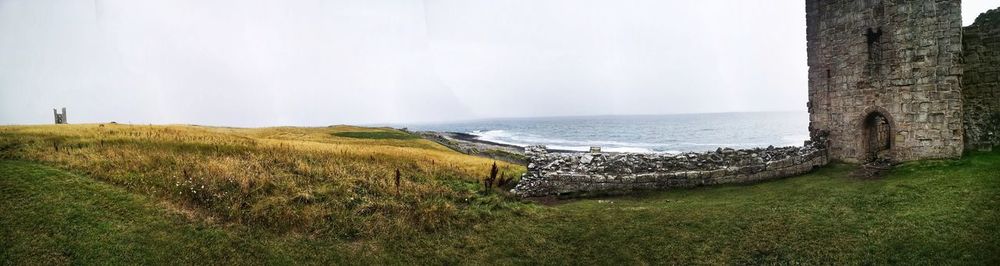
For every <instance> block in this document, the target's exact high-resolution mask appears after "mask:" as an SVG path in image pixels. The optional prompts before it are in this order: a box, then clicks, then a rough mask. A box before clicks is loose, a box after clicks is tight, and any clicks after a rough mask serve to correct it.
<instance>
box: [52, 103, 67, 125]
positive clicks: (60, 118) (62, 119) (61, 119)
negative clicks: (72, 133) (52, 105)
mask: <svg viewBox="0 0 1000 266" xmlns="http://www.w3.org/2000/svg"><path fill="white" fill-rule="evenodd" d="M52 115H53V116H55V120H56V124H57V125H59V124H66V123H67V122H66V107H63V108H62V113H61V114H60V113H59V111H57V110H56V109H52Z"/></svg>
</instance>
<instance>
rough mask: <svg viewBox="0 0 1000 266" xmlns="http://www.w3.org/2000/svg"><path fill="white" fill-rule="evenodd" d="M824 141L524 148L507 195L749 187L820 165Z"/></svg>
mask: <svg viewBox="0 0 1000 266" xmlns="http://www.w3.org/2000/svg"><path fill="white" fill-rule="evenodd" d="M825 143H826V140H825V138H823V137H818V138H817V140H813V141H806V142H805V145H804V146H803V147H781V148H775V147H767V148H757V149H741V150H736V149H730V148H719V149H717V150H716V151H712V152H703V153H695V152H689V153H682V154H655V153H645V154H644V153H602V152H599V151H598V152H590V153H550V152H548V150H547V149H546V148H545V146H532V147H527V148H525V156H526V157H527V158H528V161H529V163H528V172H527V173H525V174H524V175H523V176H522V177H521V181H520V182H519V183H518V184H517V186H516V187H515V188H514V189H513V190H512V192H513V193H514V194H517V195H519V196H522V197H541V196H550V195H593V194H620V193H625V192H631V191H638V190H654V189H667V188H689V187H697V186H706V185H719V184H740V183H752V182H758V181H763V180H771V179H777V178H783V177H789V176H795V175H800V174H804V173H807V172H809V171H812V170H813V169H814V168H817V167H820V166H823V165H826V164H827V163H828V162H829V158H828V156H827V152H826V146H825V145H826V144H825Z"/></svg>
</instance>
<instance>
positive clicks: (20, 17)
mask: <svg viewBox="0 0 1000 266" xmlns="http://www.w3.org/2000/svg"><path fill="white" fill-rule="evenodd" d="M997 6H1000V0H964V1H963V16H964V20H965V21H966V24H969V23H971V22H972V20H973V19H974V17H975V16H976V15H977V14H979V13H980V12H983V11H985V10H987V9H990V8H995V7H997ZM804 10H805V7H804V1H803V0H780V1H778V0H732V1H721V0H719V1H662V0H650V1H618V0H615V1H611V0H604V1H587V0H524V1H495V0H481V1H470V0H453V1H451V0H445V1H432V0H427V1H402V0H401V1H374V0H359V1H319V0H317V1H242V0H241V1H235V0H234V1H205V0H191V1H185V0H169V1H168V0H164V1H136V0H85V1H84V0H81V1H70V0H61V1H54V0H53V1H49V0H0V124H39V123H51V122H52V114H51V108H54V107H64V106H65V107H67V108H68V109H69V121H70V122H71V123H83V122H106V121H118V122H132V123H144V124H145V123H153V124H162V123H193V124H208V125H229V126H271V125H329V124H342V123H348V124H369V123H399V122H403V123H406V122H420V121H448V120H463V119H477V118H490V117H530V116H563V115H608V114H668V113H699V112H732V111H775V110H805V102H806V70H807V68H806V47H805V13H804Z"/></svg>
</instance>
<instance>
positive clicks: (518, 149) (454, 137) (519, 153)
mask: <svg viewBox="0 0 1000 266" xmlns="http://www.w3.org/2000/svg"><path fill="white" fill-rule="evenodd" d="M413 134H416V135H418V136H421V137H423V138H424V139H427V140H430V141H434V142H437V143H438V144H441V145H444V146H445V147H448V148H450V149H452V150H455V151H457V152H461V153H464V154H468V155H474V156H480V157H486V158H491V159H496V160H501V161H506V162H510V163H517V164H527V160H525V157H524V147H523V146H518V145H513V144H507V143H499V142H493V141H489V140H484V139H482V138H480V137H479V136H477V135H474V134H469V133H463V132H442V131H416V132H413ZM549 152H555V153H581V152H580V151H572V150H560V149H550V150H549Z"/></svg>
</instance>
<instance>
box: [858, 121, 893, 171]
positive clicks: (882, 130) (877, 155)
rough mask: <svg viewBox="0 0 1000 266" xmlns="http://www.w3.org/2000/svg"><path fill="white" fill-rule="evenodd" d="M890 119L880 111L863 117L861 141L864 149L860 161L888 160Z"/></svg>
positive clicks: (890, 145) (890, 143) (890, 142)
mask: <svg viewBox="0 0 1000 266" xmlns="http://www.w3.org/2000/svg"><path fill="white" fill-rule="evenodd" d="M892 130H893V124H892V119H891V118H890V117H889V116H888V115H886V114H885V113H883V112H881V111H871V112H868V113H867V115H865V116H864V118H863V120H862V128H861V132H862V135H861V141H862V147H863V148H864V150H863V151H864V154H863V157H862V159H863V160H864V161H865V162H874V161H880V160H887V159H890V158H889V157H890V156H891V155H892V153H891V151H892V144H893V143H892V137H893V133H892Z"/></svg>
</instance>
